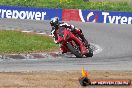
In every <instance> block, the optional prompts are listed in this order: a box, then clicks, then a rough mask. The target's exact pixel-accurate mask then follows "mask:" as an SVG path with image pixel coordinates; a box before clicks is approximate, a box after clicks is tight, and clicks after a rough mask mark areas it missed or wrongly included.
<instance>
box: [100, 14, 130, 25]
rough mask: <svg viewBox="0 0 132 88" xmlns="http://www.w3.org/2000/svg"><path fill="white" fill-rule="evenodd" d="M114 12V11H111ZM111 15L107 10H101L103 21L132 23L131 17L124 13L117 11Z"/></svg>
mask: <svg viewBox="0 0 132 88" xmlns="http://www.w3.org/2000/svg"><path fill="white" fill-rule="evenodd" d="M113 13H114V12H113ZM113 13H112V15H111V14H110V13H109V12H102V16H103V23H115V24H132V17H131V16H129V15H128V16H127V14H126V15H125V14H124V13H122V14H123V15H121V13H120V12H119V13H118V14H113Z"/></svg>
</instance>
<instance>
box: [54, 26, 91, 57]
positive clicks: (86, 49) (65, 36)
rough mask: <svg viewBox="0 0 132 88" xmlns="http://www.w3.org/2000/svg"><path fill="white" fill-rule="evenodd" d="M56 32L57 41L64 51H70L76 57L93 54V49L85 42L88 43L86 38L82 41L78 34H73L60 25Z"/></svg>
mask: <svg viewBox="0 0 132 88" xmlns="http://www.w3.org/2000/svg"><path fill="white" fill-rule="evenodd" d="M56 32H57V36H58V40H57V41H58V43H59V44H61V46H63V48H65V51H66V52H71V53H72V54H74V55H75V56H76V57H77V58H82V57H83V56H86V57H92V56H93V50H92V48H90V45H89V46H88V44H86V43H88V42H87V40H86V39H85V41H84V42H82V39H81V38H80V37H79V36H77V35H75V34H73V33H72V32H71V31H69V30H67V29H66V28H64V27H60V28H59V29H58V31H56ZM66 52H65V53H66Z"/></svg>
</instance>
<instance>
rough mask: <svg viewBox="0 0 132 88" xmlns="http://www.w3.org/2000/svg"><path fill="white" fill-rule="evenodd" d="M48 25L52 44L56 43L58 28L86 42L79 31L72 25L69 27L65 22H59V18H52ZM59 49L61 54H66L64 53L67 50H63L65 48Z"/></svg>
mask: <svg viewBox="0 0 132 88" xmlns="http://www.w3.org/2000/svg"><path fill="white" fill-rule="evenodd" d="M50 25H51V27H52V30H51V36H52V37H54V42H55V43H58V37H57V34H56V31H57V30H58V29H59V28H60V27H64V28H66V29H67V30H70V31H71V32H72V33H73V34H75V35H76V34H77V35H78V36H79V37H80V38H81V39H82V41H85V40H86V39H85V37H84V35H83V33H82V30H81V29H79V28H76V27H75V26H74V25H69V24H68V23H65V22H59V18H58V17H54V18H52V19H51V21H50ZM87 44H88V43H87ZM60 49H61V50H62V53H66V52H67V51H66V50H67V49H65V47H64V46H63V45H61V47H60Z"/></svg>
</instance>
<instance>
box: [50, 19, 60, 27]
mask: <svg viewBox="0 0 132 88" xmlns="http://www.w3.org/2000/svg"><path fill="white" fill-rule="evenodd" d="M50 25H51V26H54V27H56V26H58V25H59V18H58V17H54V18H51V20H50Z"/></svg>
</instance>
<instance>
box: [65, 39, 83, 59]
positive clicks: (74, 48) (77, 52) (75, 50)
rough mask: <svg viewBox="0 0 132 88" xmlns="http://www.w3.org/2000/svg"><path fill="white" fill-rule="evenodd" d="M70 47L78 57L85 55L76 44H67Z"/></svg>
mask: <svg viewBox="0 0 132 88" xmlns="http://www.w3.org/2000/svg"><path fill="white" fill-rule="evenodd" d="M67 47H68V49H69V50H70V51H71V53H73V54H74V55H75V56H76V57H77V58H82V57H83V55H82V54H81V52H80V50H79V49H77V48H76V47H75V46H74V45H72V44H71V43H70V42H69V43H68V44H67Z"/></svg>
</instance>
